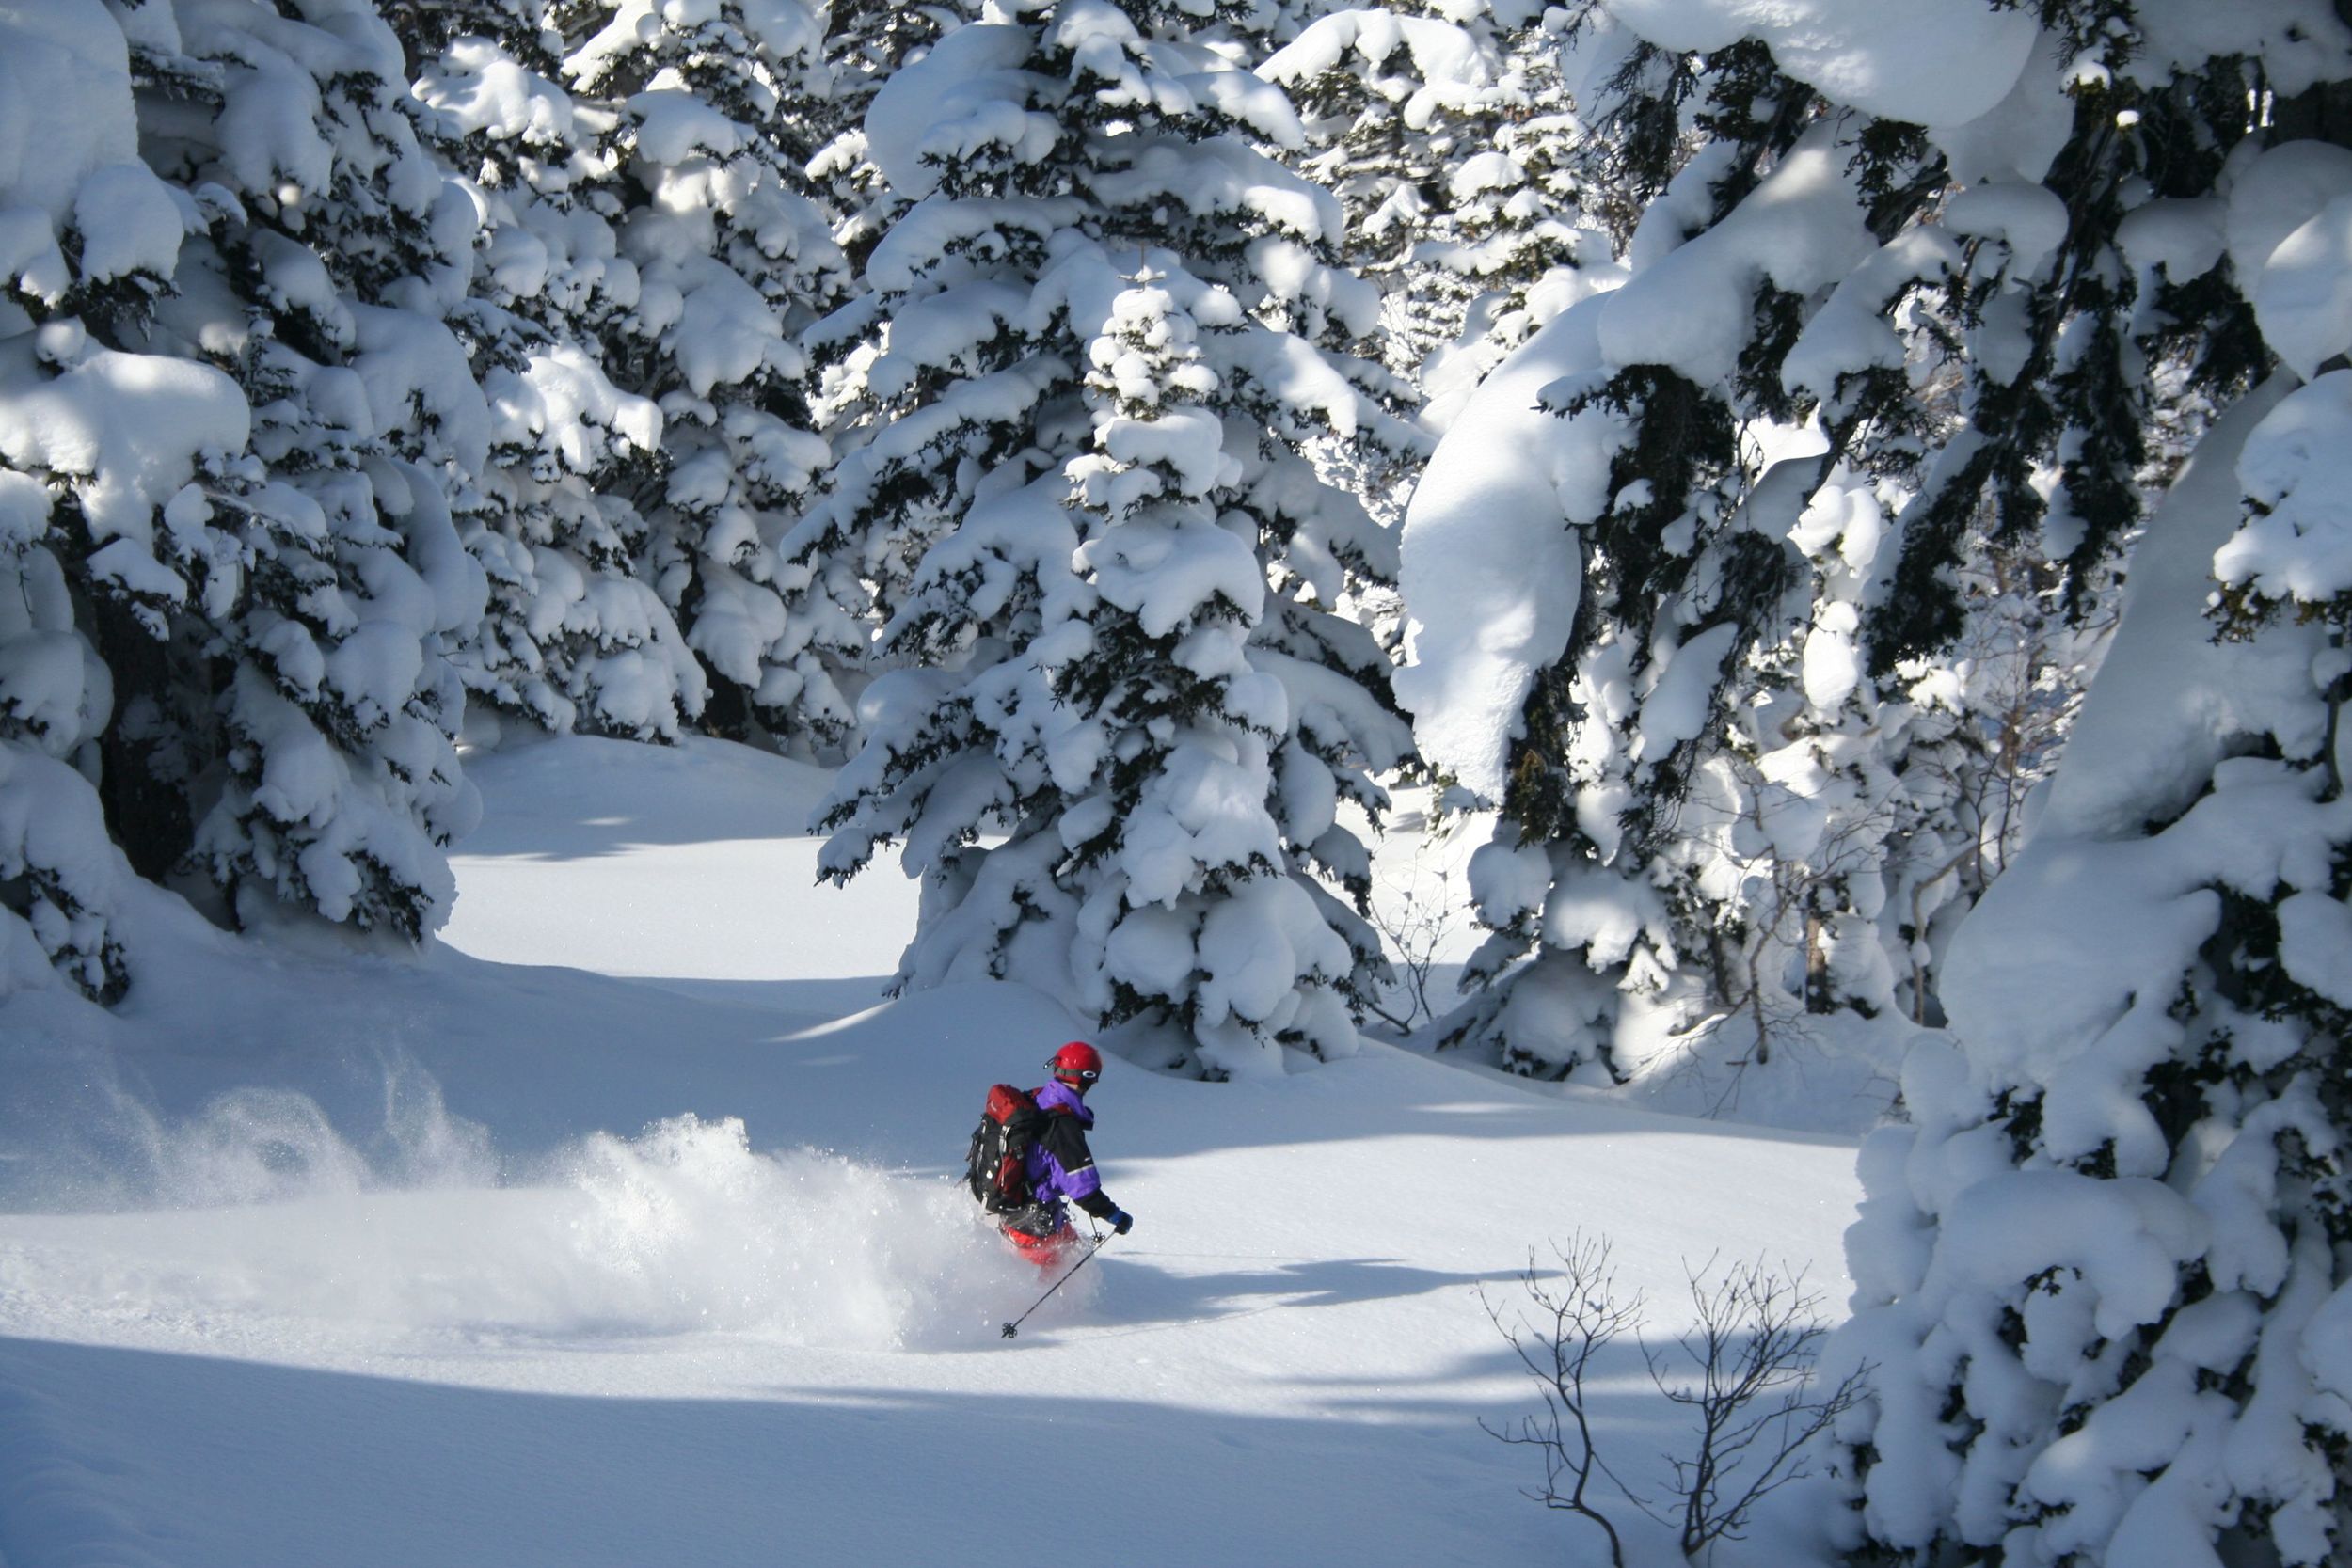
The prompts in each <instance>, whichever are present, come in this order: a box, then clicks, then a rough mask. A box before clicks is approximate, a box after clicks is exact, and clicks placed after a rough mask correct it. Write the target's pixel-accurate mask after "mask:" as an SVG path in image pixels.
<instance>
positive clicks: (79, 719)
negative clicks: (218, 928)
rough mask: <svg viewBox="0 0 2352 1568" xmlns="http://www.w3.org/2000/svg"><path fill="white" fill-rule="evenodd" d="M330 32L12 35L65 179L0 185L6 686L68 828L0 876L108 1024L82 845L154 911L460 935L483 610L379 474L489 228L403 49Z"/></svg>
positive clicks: (51, 801)
mask: <svg viewBox="0 0 2352 1568" xmlns="http://www.w3.org/2000/svg"><path fill="white" fill-rule="evenodd" d="M314 10H315V13H316V14H315V15H314V16H313V17H312V18H310V19H306V20H300V21H297V20H294V19H291V18H287V17H284V16H281V15H279V14H278V13H277V12H276V11H274V10H272V9H270V8H265V7H262V6H258V5H253V6H246V5H236V4H226V5H211V6H201V7H193V6H192V7H167V6H149V7H146V8H140V9H139V10H137V11H136V12H133V13H124V17H123V20H122V22H121V23H118V22H117V20H116V19H115V18H114V17H113V16H112V15H111V14H110V13H108V12H107V11H105V10H104V9H103V8H100V7H97V6H87V7H83V6H64V7H58V8H49V9H46V10H44V11H43V12H41V13H40V16H39V17H38V18H34V19H20V20H18V21H17V22H15V23H14V24H12V26H13V31H14V33H15V34H16V38H15V39H14V40H12V41H13V42H15V43H21V44H22V45H23V48H22V49H21V50H19V49H15V48H12V49H11V51H10V57H11V60H12V62H15V61H21V62H22V65H21V66H19V67H15V69H18V70H20V71H22V72H24V75H23V79H22V80H21V81H19V82H17V83H15V84H13V87H14V90H15V91H17V92H18V93H21V95H22V97H21V100H20V101H21V102H23V103H26V104H28V105H38V106H40V108H41V109H42V110H43V111H44V113H42V114H40V115H35V116H33V118H31V119H19V120H15V121H12V122H11V124H12V127H14V129H13V130H12V132H11V134H12V135H18V136H20V137H23V136H24V135H28V134H29V133H32V132H34V131H36V130H38V128H39V127H40V126H41V125H42V124H44V123H46V124H47V125H49V126H50V127H51V128H52V130H51V132H43V133H41V134H43V135H50V134H55V135H56V146H55V148H54V150H49V149H41V150H36V149H35V148H34V147H33V146H32V144H31V142H30V141H24V142H22V144H21V145H20V146H19V147H18V148H16V149H15V150H14V151H13V152H12V153H11V156H10V157H9V158H8V161H7V165H6V166H7V167H8V168H9V169H10V170H12V171H16V172H15V179H16V186H15V188H14V189H13V190H12V191H11V193H10V195H11V198H12V201H13V202H14V205H13V206H12V208H11V211H13V212H15V213H16V214H19V216H18V218H17V219H16V220H14V221H15V223H16V227H15V228H14V229H13V230H11V232H12V233H13V234H14V235H15V236H16V237H15V239H14V240H13V241H12V242H11V245H12V256H11V264H10V266H9V268H8V277H9V279H10V282H9V289H8V299H9V304H8V307H7V314H6V316H5V318H0V327H6V328H12V330H8V331H7V332H6V341H7V343H8V352H9V355H10V370H9V372H8V385H7V387H6V389H5V390H4V391H0V458H5V460H6V463H7V466H8V491H9V495H10V502H9V511H10V517H9V523H8V539H7V549H8V575H9V578H10V579H11V584H12V586H13V588H14V589H15V590H16V599H17V602H18V603H20V604H21V605H22V606H23V614H22V615H18V614H16V613H14V612H13V611H12V612H10V614H9V620H8V640H7V643H6V647H7V652H6V654H5V656H0V662H5V664H6V665H7V667H8V670H9V672H10V674H9V679H8V688H9V689H8V695H7V698H6V706H7V707H8V711H9V713H10V714H11V716H12V717H11V718H10V720H9V721H8V724H9V729H10V737H9V744H10V745H11V746H12V747H24V748H29V749H30V750H31V751H32V752H35V753H39V754H38V755H31V756H26V757H24V758H20V759H18V760H17V761H16V762H15V763H14V764H13V765H12V768H11V788H12V789H13V790H14V791H16V792H18V798H19V800H20V801H21V800H23V799H24V792H25V791H31V792H33V793H34V796H35V798H37V799H39V800H42V801H43V803H42V804H40V807H39V808H38V809H39V816H38V817H37V818H24V819H22V820H21V821H20V826H21V827H22V830H23V832H22V836H18V835H15V834H11V835H10V839H9V842H8V844H7V858H8V864H9V866H10V868H11V870H10V875H11V876H12V877H15V876H21V877H22V882H21V884H20V885H22V886H23V887H24V888H25V889H26V890H27V892H26V895H25V896H26V898H27V899H28V900H29V903H28V905H27V906H26V907H25V908H24V911H23V912H24V913H26V914H27V915H28V916H29V919H30V922H31V925H32V927H33V930H34V932H35V934H36V936H37V937H38V939H39V940H40V944H41V945H42V946H43V947H44V948H46V949H47V950H49V951H50V952H51V953H52V954H53V956H55V957H56V958H57V959H58V961H59V963H60V966H61V967H63V968H65V969H66V970H67V972H68V973H69V974H71V975H72V977H73V978H74V979H76V980H77V981H79V982H80V983H81V984H82V985H83V986H84V988H85V989H87V990H91V991H92V992H93V993H96V994H100V995H102V996H103V995H110V994H112V993H114V992H116V991H118V990H119V989H120V987H121V986H122V984H123V983H124V981H125V978H126V976H127V970H126V969H125V967H124V965H123V962H122V959H121V956H120V953H119V948H118V946H117V944H116V943H115V942H113V940H112V938H111V936H110V935H108V934H107V933H106V931H105V930H104V928H103V914H102V913H101V912H100V910H99V907H98V905H97V903H96V902H95V901H94V899H93V897H92V895H91V889H92V888H93V887H96V886H100V885H103V883H104V882H105V881H106V880H107V879H108V876H109V875H110V873H108V872H107V871H106V869H105V868H106V865H107V864H108V863H109V860H110V857H112V856H113V854H114V851H113V850H112V849H111V848H106V849H104V850H103V852H102V851H101V849H100V848H99V847H92V846H91V845H90V844H89V843H88V842H87V841H86V840H85V838H83V837H82V836H81V826H87V825H90V824H94V823H96V822H100V821H103V828H104V834H105V836H106V837H110V838H111V839H113V840H114V841H115V843H116V844H117V845H119V847H120V848H121V850H122V851H124V852H126V853H127V856H128V869H134V870H135V871H136V872H138V873H140V874H143V875H145V876H148V877H151V878H163V877H166V876H171V875H174V874H177V873H181V872H183V871H193V872H201V873H204V874H207V875H208V876H209V879H211V880H212V881H213V882H215V883H216V884H217V885H218V886H219V888H220V889H221V890H222V891H223V892H224V893H225V894H226V895H227V898H226V901H225V903H224V905H223V910H224V912H225V913H226V914H228V915H229V916H230V917H231V918H239V919H242V918H249V917H251V916H253V915H255V914H258V913H261V912H262V911H264V910H265V909H266V908H267V907H268V905H269V904H270V903H271V902H272V895H274V897H275V899H277V900H282V901H284V902H287V903H290V904H293V905H295V906H298V907H301V908H304V909H308V910H311V911H316V912H318V913H320V914H323V915H325V916H326V917H327V918H328V919H331V920H336V921H347V922H350V923H351V924H354V925H357V926H359V927H383V928H388V929H390V930H393V931H397V932H399V933H402V934H404V935H405V936H408V937H410V938H415V937H417V936H419V935H421V933H423V932H425V931H428V930H430V929H432V928H433V927H435V926H437V924H438V923H439V920H440V918H441V916H442V914H443V912H444V911H445V910H446V908H447V904H448V901H449V898H450V895H451V886H450V880H449V871H448V867H447V865H446V863H444V861H443V860H442V857H441V855H440V853H439V849H438V846H439V845H440V844H442V843H445V842H447V841H448V839H449V838H450V837H452V836H453V835H454V834H456V833H459V832H464V831H465V830H466V829H467V828H468V827H469V826H470V825H471V822H472V820H473V817H474V816H475V814H476V812H477V810H478V807H477V806H476V803H475V801H474V798H473V796H472V792H471V790H470V788H469V786H468V785H466V784H465V783H464V781H463V779H462V777H461V775H460V773H459V769H458V767H457V759H456V753H455V751H454V748H453V739H454V733H455V728H456V724H457V722H458V719H459V714H460V710H461V704H462V695H461V692H460V689H459V687H458V684H457V681H456V679H455V677H454V675H453V673H452V671H451V670H450V667H449V665H448V663H447V661H446V659H445V657H444V650H445V647H446V646H447V644H448V642H449V641H451V640H452V639H453V638H455V637H458V636H461V635H462V634H463V632H464V630H465V628H467V627H468V626H469V623H470V622H471V621H472V620H475V619H478V617H479V615H480V612H481V608H482V594H481V579H480V574H479V572H478V571H475V570H473V569H472V568H471V564H470V562H469V560H468V558H467V556H466V554H465V552H464V550H463V549H462V548H461V547H459V546H458V543H457V540H456V536H455V534H454V532H453V529H452V527H451V523H450V520H449V515H448V513H447V509H446V506H445V505H444V504H443V501H442V498H441V497H440V495H439V493H438V490H437V485H436V483H435V482H434V480H433V479H432V478H431V477H430V476H427V475H425V474H423V473H421V472H420V471H418V470H416V469H414V468H413V467H409V466H407V465H404V464H403V463H402V462H401V461H400V460H399V459H398V457H397V455H396V453H395V452H394V451H392V450H391V448H390V446H389V444H388V442H387V440H386V431H387V428H388V427H389V425H391V424H393V423H396V422H398V421H399V420H401V419H403V418H407V417H412V416H413V415H414V414H415V412H416V410H417V409H418V408H422V407H424V406H425V405H426V404H427V403H428V402H429V400H430V397H431V396H436V395H438V394H442V393H445V392H448V391H449V390H450V389H451V388H450V387H449V386H448V385H446V384H444V383H441V382H438V381H437V380H436V379H435V378H434V377H433V376H432V375H431V374H430V373H429V369H428V364H427V362H429V361H430V360H431V359H432V348H431V342H430V334H431V333H432V332H434V331H438V330H440V329H439V328H438V325H437V322H436V321H435V320H434V315H433V312H435V311H437V310H438V309H444V308H446V305H447V303H448V302H449V301H450V300H451V299H453V298H454V297H456V296H457V295H459V294H461V293H462V291H463V288H464V285H465V280H466V277H467V276H468V273H469V267H470V256H469V245H470V239H471V223H470V213H469V211H468V209H467V208H466V205H465V203H464V201H463V199H462V198H458V197H457V196H456V193H454V192H453V191H452V190H450V189H449V188H448V187H447V186H446V185H445V183H444V182H443V181H442V180H441V179H440V177H439V175H438V173H437V170H436V169H435V168H434V167H433V166H432V165H431V163H430V161H429V160H428V159H427V158H425V157H424V156H423V154H422V152H421V149H420V148H419V146H418V144H417V141H416V139H415V137H414V135H413V134H411V131H410V128H409V125H408V123H407V121H406V120H405V119H404V118H403V116H402V114H401V113H400V110H399V107H398V103H397V99H398V89H397V87H396V85H395V84H397V82H398V80H399V71H400V65H401V56H400V51H399V47H398V45H397V42H396V41H395V40H393V39H392V37H391V35H390V33H389V30H388V29H386V28H385V27H384V26H383V24H381V23H380V22H378V21H376V20H375V18H374V17H373V14H372V13H371V12H369V11H368V10H367V9H366V8H361V7H356V6H355V7H346V8H335V7H329V6H321V7H318V8H314ZM126 26H127V28H128V36H127V37H126V33H125V30H124V29H125V27H126ZM134 64H135V68H136V70H137V72H138V78H139V80H140V81H141V82H142V84H143V88H144V91H143V95H142V97H141V99H140V101H139V102H138V103H137V104H136V106H134V101H133V97H132V93H131V81H132V74H131V72H132V71H133V68H134ZM60 95H64V96H60ZM362 289H365V290H368V291H370V292H372V293H380V294H381V296H382V297H385V298H387V299H394V298H396V299H397V300H398V301H399V303H397V304H387V305H384V306H380V307H375V308H373V309H370V308H366V307H361V306H359V305H358V304H357V294H356V291H358V290H362ZM442 337H443V338H444V339H446V337H447V334H446V333H445V332H443V333H442ZM457 364H458V366H459V368H460V371H461V372H462V368H463V359H462V356H460V357H459V358H458V360H457ZM458 380H459V381H460V382H461V383H462V385H463V387H464V388H465V389H466V390H468V391H472V390H473V388H472V383H471V382H470V380H469V379H466V378H465V377H464V376H463V375H462V373H461V375H460V376H459V377H458ZM403 395H409V397H410V404H413V406H411V405H410V404H403V402H402V397H403ZM475 402H476V403H477V404H478V402H479V395H478V393H476V394H475ZM378 410H382V411H383V414H382V417H379V415H378ZM69 675H71V676H72V679H71V681H69V680H68V676H69ZM77 693H78V695H77ZM52 759H59V760H68V761H71V763H72V764H73V766H74V767H75V768H77V769H78V770H79V772H80V774H81V776H82V777H83V778H85V779H87V780H89V781H91V782H92V783H94V784H95V785H96V789H97V794H98V799H99V801H100V803H101V807H102V811H101V813H99V814H92V813H91V812H89V811H88V810H87V807H86V806H85V805H83V804H79V803H77V802H76V795H77V791H76V790H75V788H74V787H73V786H72V784H71V782H70V776H69V775H67V774H64V773H62V772H61V771H59V770H58V769H57V768H56V766H55V763H54V761H53V760H52ZM102 843H103V841H102ZM60 844H64V845H68V846H78V847H74V848H73V849H72V853H71V854H68V853H66V852H65V851H63V850H61V849H59V848H58V846H59V845H60ZM67 864H71V865H72V867H73V868H74V872H73V874H72V875H69V874H68V873H67V872H66V871H65V870H64V869H61V867H62V866H64V865H67Z"/></svg>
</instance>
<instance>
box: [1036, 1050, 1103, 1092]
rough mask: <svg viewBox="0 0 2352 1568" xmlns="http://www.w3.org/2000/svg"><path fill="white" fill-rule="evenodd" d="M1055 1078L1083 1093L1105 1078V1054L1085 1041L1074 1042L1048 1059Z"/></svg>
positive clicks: (1047, 1064) (1047, 1063)
mask: <svg viewBox="0 0 2352 1568" xmlns="http://www.w3.org/2000/svg"><path fill="white" fill-rule="evenodd" d="M1045 1065H1046V1067H1048V1068H1049V1069H1052V1070H1053V1074H1054V1076H1055V1077H1057V1078H1058V1079H1060V1080H1061V1081H1062V1082H1063V1083H1065V1084H1068V1085H1070V1086H1071V1087H1073V1088H1074V1089H1077V1090H1079V1091H1080V1092H1081V1093H1083V1092H1084V1091H1085V1090H1086V1089H1087V1088H1088V1086H1089V1085H1092V1084H1093V1082H1094V1081H1095V1080H1096V1079H1097V1078H1100V1077H1102V1076H1103V1053H1101V1052H1100V1051H1097V1050H1095V1049H1094V1047H1092V1046H1090V1045H1089V1044H1087V1042H1086V1041H1084V1040H1072V1041H1071V1042H1070V1043H1069V1044H1068V1045H1065V1046H1063V1047H1062V1048H1061V1049H1060V1050H1059V1051H1057V1052H1055V1053H1053V1055H1052V1056H1050V1057H1048V1058H1046V1062H1045Z"/></svg>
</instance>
